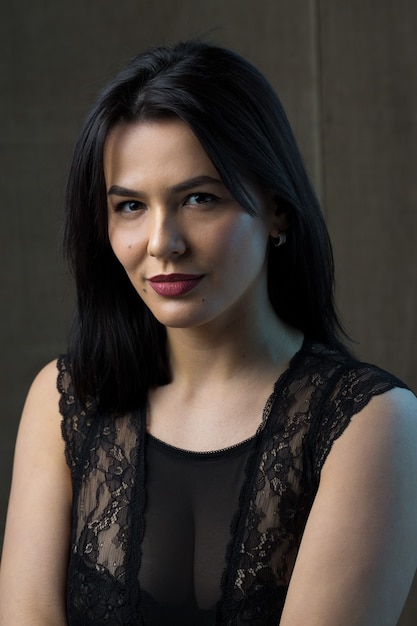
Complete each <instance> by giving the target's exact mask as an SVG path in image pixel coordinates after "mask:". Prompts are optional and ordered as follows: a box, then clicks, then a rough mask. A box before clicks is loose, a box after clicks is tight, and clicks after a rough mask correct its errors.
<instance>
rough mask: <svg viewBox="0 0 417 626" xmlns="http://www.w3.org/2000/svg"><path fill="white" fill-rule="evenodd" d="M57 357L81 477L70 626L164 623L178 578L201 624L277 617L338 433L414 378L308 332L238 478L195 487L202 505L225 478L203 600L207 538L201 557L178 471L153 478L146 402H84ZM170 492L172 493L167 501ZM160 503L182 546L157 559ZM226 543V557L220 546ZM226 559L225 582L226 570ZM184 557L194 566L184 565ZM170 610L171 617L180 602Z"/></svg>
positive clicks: (266, 623) (67, 430)
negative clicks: (119, 407) (130, 407)
mask: <svg viewBox="0 0 417 626" xmlns="http://www.w3.org/2000/svg"><path fill="white" fill-rule="evenodd" d="M58 367H59V376H58V388H59V390H60V392H61V402H60V408H61V413H62V415H63V421H62V432H63V436H64V439H65V442H66V455H67V462H68V464H69V467H70V468H71V472H72V478H73V487H74V501H73V527H72V540H71V553H70V561H69V567H68V583H67V619H68V624H69V626H82V625H85V626H87V625H88V626H99V625H105V624H108V625H111V626H116V625H123V626H133V625H135V626H136V625H138V624H148V623H149V624H153V625H155V624H158V623H159V624H161V626H162V625H165V624H166V623H174V622H173V621H172V619H171V617H170V618H169V620H168V622H167V613H166V611H167V610H168V609H169V607H171V609H172V599H173V598H174V596H175V593H174V589H175V587H177V591H178V589H179V588H181V589H182V591H181V593H182V597H183V599H184V602H183V606H179V605H177V606H176V608H175V610H179V611H180V612H181V611H182V614H183V615H192V614H193V611H194V610H202V611H205V614H204V613H202V614H201V615H200V616H199V617H198V621H196V622H195V624H203V625H204V624H210V625H212V626H215V625H216V626H218V625H222V626H244V625H248V626H249V625H250V626H276V625H277V624H278V623H279V619H280V616H281V613H282V609H283V605H284V602H285V596H286V592H287V588H288V584H289V581H290V577H291V573H292V569H293V566H294V562H295V559H296V556H297V551H298V548H299V545H300V541H301V537H302V533H303V530H304V527H305V524H306V520H307V517H308V514H309V511H310V509H311V505H312V502H313V500H314V496H315V494H316V492H317V488H318V484H319V480H320V472H321V468H322V466H323V463H324V462H325V460H326V458H327V455H328V453H329V451H330V449H331V447H332V445H333V443H334V441H335V440H336V439H337V438H338V437H339V436H340V435H341V434H342V433H343V431H344V430H345V428H346V427H347V426H348V424H349V422H350V419H351V418H352V416H353V415H354V414H355V413H357V412H359V411H360V410H361V409H362V408H363V407H364V406H365V405H366V404H367V403H368V402H369V400H370V399H371V398H372V397H373V396H375V395H378V394H381V393H384V392H385V391H387V390H389V389H391V388H393V387H395V386H398V387H405V385H404V384H403V383H402V382H401V381H399V380H398V379H396V378H395V377H393V376H391V375H390V374H388V373H386V372H384V371H382V370H380V369H378V368H376V367H374V366H370V365H367V364H361V363H358V362H356V361H354V360H353V359H350V358H348V357H346V356H344V355H341V354H339V353H337V352H335V351H333V350H331V349H328V348H327V347H325V346H322V345H320V344H315V343H313V342H309V341H305V342H304V344H303V347H302V349H301V350H300V351H299V352H298V353H297V354H296V355H295V357H294V358H293V360H292V361H291V364H290V367H289V368H288V370H287V371H286V372H285V373H284V374H283V375H282V376H281V377H280V378H279V380H278V381H277V383H276V385H275V387H274V390H273V393H272V395H271V397H270V399H269V400H268V402H267V405H266V407H265V410H264V415H263V419H262V424H261V426H260V427H259V430H258V432H257V434H256V437H255V438H254V439H253V441H252V446H251V448H250V449H249V450H248V451H247V452H246V453H244V452H242V457H241V458H240V457H239V454H238V453H237V454H236V459H235V462H236V467H235V470H236V472H237V474H236V478H233V479H232V480H231V482H230V484H229V486H226V488H225V492H224V493H223V494H222V489H223V486H222V485H221V484H219V481H217V480H216V481H213V480H212V479H211V480H209V481H208V482H209V483H210V484H209V485H208V484H207V481H206V483H204V481H203V480H202V481H201V486H200V491H201V493H200V494H198V496H199V502H200V503H202V505H204V494H205V493H206V490H207V489H208V490H210V489H211V488H213V487H215V483H216V484H217V485H218V488H219V489H218V491H217V493H216V489H214V492H213V493H212V494H210V495H208V499H209V500H210V498H213V499H212V503H213V502H214V504H213V507H212V508H211V509H209V507H207V508H206V509H205V511H206V510H207V511H208V512H209V516H210V517H209V519H207V520H206V523H205V524H204V526H205V528H206V532H207V537H208V540H209V541H210V523H212V524H214V523H215V520H216V519H217V518H218V519H219V522H220V526H221V530H220V531H219V532H218V540H219V541H218V544H217V545H216V550H215V556H214V559H213V561H212V563H211V564H210V568H211V570H210V571H212V572H214V579H213V580H212V581H211V583H210V584H207V586H206V587H204V584H203V588H204V592H203V593H200V591H199V592H198V594H197V595H198V597H199V600H197V601H196V594H195V593H194V596H193V597H186V596H187V592H186V591H184V589H185V587H187V588H188V589H189V590H193V589H194V591H195V590H196V588H198V589H200V587H199V584H200V583H201V581H203V583H204V575H202V576H201V578H200V583H199V582H198V580H197V579H196V578H195V577H194V579H193V583H192V584H190V585H188V586H187V585H186V586H185V587H184V586H182V582H181V581H180V575H179V574H178V572H181V573H182V572H183V571H185V572H187V571H188V575H189V574H190V572H191V571H193V572H194V573H195V572H199V574H200V573H201V572H203V571H204V567H205V565H206V563H207V561H206V559H207V554H206V552H205V549H206V546H202V551H201V557H200V558H197V560H196V559H195V557H196V555H197V551H196V550H195V547H196V545H197V544H196V543H195V542H194V545H193V542H192V541H191V538H190V535H189V532H190V531H189V528H190V524H191V523H194V521H191V518H190V517H187V508H186V506H188V507H189V503H188V505H184V506H185V509H184V510H183V508H182V506H181V505H178V506H177V505H176V504H173V503H172V501H171V502H170V499H171V495H172V494H171V492H170V490H171V489H172V488H173V485H174V482H175V481H174V479H173V476H171V474H170V472H166V473H165V479H164V480H163V482H165V483H166V484H163V483H162V484H161V485H160V486H159V489H160V492H159V496H157V491H155V490H154V489H153V487H152V486H153V484H154V483H153V481H155V480H161V474H159V478H158V476H155V474H154V473H153V471H154V470H153V469H152V467H153V463H154V462H155V463H159V462H160V459H161V456H160V455H159V456H158V452H161V448H160V446H159V448H158V444H157V442H155V441H154V442H153V444H154V445H152V443H151V446H149V445H147V444H146V442H147V440H148V441H149V438H148V437H147V436H146V432H145V423H146V412H145V409H139V410H138V412H133V413H128V414H124V415H105V414H101V413H100V414H99V413H97V412H96V411H95V408H94V405H91V406H90V407H89V408H88V409H87V410H86V411H83V410H82V409H81V408H80V407H79V405H78V403H77V400H76V398H75V397H74V393H73V389H72V384H71V378H70V375H69V370H68V362H67V359H66V358H65V357H63V358H61V359H60V360H59V363H58ZM242 450H244V447H243V448H242ZM164 451H165V452H166V451H167V450H166V449H164ZM146 455H147V456H146ZM225 456H226V457H227V455H225ZM245 456H246V460H245V463H243V464H242V461H243V458H244V457H245ZM232 457H233V454H232V455H231V457H230V458H232ZM238 457H239V458H240V461H239V462H238V461H237V458H238ZM158 459H159V460H158ZM177 460H179V459H177ZM150 462H151V465H152V466H151V465H150ZM210 463H212V461H210ZM202 465H203V464H202ZM243 465H245V470H244V471H243ZM213 468H214V461H213ZM183 469H184V474H183V476H182V479H184V476H185V468H183ZM148 471H149V474H148ZM158 471H159V470H158ZM162 471H163V468H161V472H162ZM198 471H200V470H198ZM213 471H214V470H213ZM239 471H240V473H241V477H240V478H239V476H238V473H239ZM191 481H193V478H191ZM240 485H241V487H240V493H239V497H237V491H239V486H240ZM228 489H232V490H236V494H235V497H234V499H232V501H231V502H230V503H228V504H227V506H226V507H225V508H224V510H222V511H218V510H216V505H215V500H216V498H218V499H219V500H218V501H219V502H221V501H222V499H224V497H225V493H226V492H227V491H228ZM147 491H148V497H149V500H148V502H147V501H146V494H147ZM191 491H192V492H193V494H194V495H195V493H198V491H199V490H198V485H197V490H193V489H192V490H191ZM164 493H165V494H166V495H165V497H166V503H164V502H162V503H161V498H162V500H163V498H164ZM189 493H190V492H189ZM177 496H178V497H179V494H178V493H177ZM154 497H158V498H159V504H158V502H154V501H153V498H154ZM219 506H220V505H219ZM222 506H223V505H222ZM197 508H198V507H197ZM234 508H235V509H236V510H235V511H233V509H234ZM196 510H197V509H196ZM164 511H165V512H164ZM159 512H161V513H162V515H164V516H165V515H166V516H167V517H166V518H165V519H163V520H162V521H161V524H162V526H161V528H160V534H161V537H160V541H161V542H162V543H163V542H165V549H166V550H168V549H169V545H168V541H167V537H166V536H163V533H165V532H167V528H169V527H170V519H171V523H172V525H171V530H172V532H173V535H172V540H173V541H174V542H178V545H175V546H173V553H172V554H171V555H169V556H170V558H169V559H168V558H167V559H166V563H165V562H164V563H162V564H160V563H158V564H152V563H151V560H152V559H153V558H154V556H152V552H151V551H150V549H149V542H150V541H152V542H153V543H154V544H155V542H156V541H158V528H155V526H154V524H155V519H156V516H157V515H159ZM188 515H189V510H188ZM168 516H169V518H168ZM173 516H175V517H176V519H175V520H173V519H172V518H173ZM178 516H181V518H180V519H178ZM145 520H147V521H148V524H147V525H145ZM229 520H230V521H229ZM184 529H188V530H187V532H183V531H184ZM216 532H217V531H216ZM175 537H176V538H175ZM228 537H230V540H229V541H228ZM197 543H198V542H197ZM226 544H227V545H226ZM201 545H202V544H201V543H200V546H201ZM213 545H215V544H213ZM222 546H223V548H224V550H225V556H224V559H222V558H221V556H220V553H221V549H222ZM162 548H163V545H162ZM158 549H159V548H158V547H157V548H156V550H157V553H158ZM207 549H208V548H207ZM183 550H184V554H185V553H187V551H188V560H187V559H186V558H184V559H183V558H182V556H181V555H182V554H183V552H182V551H183ZM161 553H162V557H160V558H164V550H163V549H162V551H161V552H159V553H158V554H159V555H161ZM191 554H192V555H193V557H194V558H193V559H191V557H190V555H191ZM175 559H178V561H179V562H178V565H177V572H176V573H175V572H174V574H172V576H178V580H172V581H171V584H172V587H171V589H169V580H168V578H167V577H166V574H167V572H166V571H165V569H164V568H165V565H166V566H167V568H168V569H169V571H170V573H172V570H173V569H174V570H175V563H173V560H174V561H175ZM190 564H191V565H190ZM223 564H225V567H224V568H223V574H222V575H221V580H220V583H219V573H218V571H219V570H220V568H221V567H222V565H223ZM184 565H186V567H185V570H183V569H181V568H183V567H184ZM153 566H155V568H156V569H155V571H156V572H159V575H161V576H162V577H165V581H164V585H161V587H158V580H157V579H154V578H152V575H150V572H151V568H152V567H153ZM195 581H197V585H196V584H195ZM206 582H207V577H206ZM219 584H220V591H219V589H218V585H219ZM218 591H219V593H218ZM216 598H217V602H216V603H215V606H214V607H212V606H211V602H212V600H215V599H216ZM168 600H169V601H168ZM174 603H175V600H174ZM158 611H161V613H160V617H157V613H158ZM168 613H169V615H170V616H172V617H174V613H173V612H172V613H171V612H169V611H168ZM200 618H201V619H200ZM190 619H191V618H190ZM147 620H153V621H147ZM178 623H179V622H178ZM183 623H186V622H183ZM188 623H190V624H191V623H192V622H188Z"/></svg>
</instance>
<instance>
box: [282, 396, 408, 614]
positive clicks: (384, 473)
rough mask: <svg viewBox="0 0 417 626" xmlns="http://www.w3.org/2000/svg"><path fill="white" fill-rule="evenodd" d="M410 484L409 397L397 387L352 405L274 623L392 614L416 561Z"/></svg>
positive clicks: (404, 593) (403, 597)
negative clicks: (354, 410)
mask: <svg viewBox="0 0 417 626" xmlns="http://www.w3.org/2000/svg"><path fill="white" fill-rule="evenodd" d="M416 484H417V399H416V397H415V396H414V395H413V393H412V392H410V391H409V390H406V389H402V388H397V387H396V388H393V389H391V390H390V391H386V392H384V393H382V394H381V395H377V396H374V397H373V398H372V399H371V400H370V402H369V403H368V404H367V405H366V406H365V407H364V408H362V409H361V410H360V411H359V412H358V413H356V414H355V415H354V416H353V417H352V419H351V422H350V424H349V425H348V427H347V428H346V429H345V430H344V432H343V434H342V435H341V436H340V437H339V438H338V439H337V440H336V441H335V442H334V444H333V447H332V449H331V450H330V453H329V455H328V457H327V459H326V461H325V463H324V465H323V469H322V472H321V477H320V485H319V488H318V492H317V495H316V498H315V501H314V503H313V507H312V509H311V513H310V516H309V519H308V522H307V525H306V529H305V532H304V536H303V540H302V543H301V546H300V551H299V554H298V557H297V561H296V565H295V568H294V572H293V576H292V580H291V583H290V588H289V593H288V597H287V602H286V606H285V610H284V614H283V619H282V622H281V624H282V626H287V625H288V626H293V624H299V623H308V624H310V625H311V626H332V625H333V624H338V625H340V626H345V625H346V626H392V624H395V623H397V620H398V619H399V615H400V613H401V609H402V607H403V605H404V602H405V600H406V597H407V594H408V591H409V588H410V585H411V582H412V580H413V576H414V573H415V571H416V567H417V536H416V532H415V528H416V526H417V490H416V488H415V486H416ZM300 597H302V598H303V599H304V601H303V602H301V603H300V602H299V598H300ZM352 598H354V599H355V600H354V602H352Z"/></svg>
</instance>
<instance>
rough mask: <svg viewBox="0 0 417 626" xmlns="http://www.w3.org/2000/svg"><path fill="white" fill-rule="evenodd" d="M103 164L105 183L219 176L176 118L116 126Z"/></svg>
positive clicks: (109, 136)
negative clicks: (116, 180) (203, 175)
mask: <svg viewBox="0 0 417 626" xmlns="http://www.w3.org/2000/svg"><path fill="white" fill-rule="evenodd" d="M103 165H104V174H105V178H106V183H107V184H114V183H115V179H119V178H123V180H124V183H127V181H128V180H130V179H132V182H134V180H135V179H138V180H140V181H141V180H144V181H146V180H155V179H157V178H163V179H167V182H168V179H170V180H169V182H170V183H172V182H178V180H181V179H186V178H190V177H192V176H195V175H202V174H205V175H211V176H214V175H218V174H217V172H216V169H215V167H214V165H213V163H212V162H211V160H210V158H209V157H208V155H207V153H206V152H205V150H204V149H203V147H202V145H201V144H200V142H199V140H198V139H197V137H196V136H195V134H194V133H193V131H192V130H191V129H190V127H189V126H187V124H185V123H184V122H183V121H182V120H180V119H177V118H173V119H163V120H152V121H140V122H135V123H122V124H118V125H117V126H115V127H114V128H113V129H112V130H111V131H110V133H109V135H108V136H107V139H106V142H105V145H104V156H103ZM125 179H127V180H125ZM171 179H175V180H174V181H173V180H171ZM118 184H120V181H119V180H118Z"/></svg>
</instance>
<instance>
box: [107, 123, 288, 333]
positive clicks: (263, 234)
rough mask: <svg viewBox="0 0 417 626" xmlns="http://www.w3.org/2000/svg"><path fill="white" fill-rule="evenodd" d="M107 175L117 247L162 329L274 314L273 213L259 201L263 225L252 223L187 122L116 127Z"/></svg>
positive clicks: (113, 238) (111, 232)
mask: <svg viewBox="0 0 417 626" xmlns="http://www.w3.org/2000/svg"><path fill="white" fill-rule="evenodd" d="M104 173H105V181H106V188H107V196H108V224H109V226H108V228H109V238H110V243H111V246H112V248H113V251H114V253H115V255H116V257H117V258H118V259H119V261H120V263H121V264H122V266H123V267H124V269H125V271H126V273H127V275H128V277H129V279H130V280H131V282H132V284H133V286H134V287H135V289H136V290H137V292H138V294H139V295H140V297H141V298H142V299H143V301H144V302H145V304H146V305H147V306H148V307H149V309H150V310H151V311H152V313H153V314H154V315H155V317H156V318H157V319H158V320H159V321H160V322H161V323H162V324H164V325H166V326H168V327H177V328H186V327H194V326H200V325H203V324H207V323H210V322H213V321H214V320H217V321H220V320H224V321H225V322H226V323H233V322H234V321H236V320H237V319H238V318H239V317H240V316H242V315H244V314H245V311H250V310H252V311H253V310H254V309H259V307H260V308H262V306H268V305H267V302H268V298H267V287H266V250H267V245H268V236H269V234H270V233H272V234H276V232H275V231H276V229H274V221H275V218H274V207H273V206H267V203H266V202H265V201H264V200H263V199H262V198H261V197H260V195H259V194H258V196H256V194H255V197H257V198H258V202H259V208H260V214H261V215H262V216H263V217H262V218H258V217H252V216H251V215H249V214H248V213H247V212H246V211H245V210H244V209H243V208H242V207H241V206H240V205H239V204H238V203H237V202H236V200H235V199H234V198H233V197H232V196H231V195H230V193H229V191H228V190H227V189H226V187H225V186H224V184H223V183H222V181H221V179H220V177H219V174H218V173H217V171H216V169H215V168H214V166H213V164H212V162H211V160H210V159H209V157H208V156H207V154H206V152H205V151H204V150H203V148H202V146H201V144H200V143H199V141H198V140H197V138H196V137H195V135H194V134H193V132H192V131H191V130H190V128H189V127H188V126H187V125H186V124H185V123H183V122H182V121H180V120H178V119H169V120H163V121H152V122H139V123H137V124H121V125H119V126H117V127H116V128H114V129H113V130H112V131H111V133H110V134H109V136H108V138H107V141H106V145H105V151H104ZM268 204H271V205H272V202H271V203H268Z"/></svg>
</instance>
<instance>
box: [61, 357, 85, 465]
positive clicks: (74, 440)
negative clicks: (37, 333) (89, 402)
mask: <svg viewBox="0 0 417 626" xmlns="http://www.w3.org/2000/svg"><path fill="white" fill-rule="evenodd" d="M57 368H58V378H57V388H58V391H59V393H60V400H59V411H60V413H61V415H62V422H61V432H62V436H63V439H64V442H65V458H66V461H67V464H68V466H69V468H70V470H71V473H72V475H73V476H74V472H75V469H76V468H77V467H79V464H80V460H81V458H82V450H83V448H84V445H85V442H86V440H87V437H88V433H89V432H90V430H91V424H92V422H93V420H92V417H91V414H90V412H89V411H88V412H87V411H86V410H85V409H83V408H82V407H81V405H80V403H79V402H78V401H77V398H76V396H75V393H74V387H73V384H72V380H71V374H70V367H69V361H68V357H67V356H60V357H59V358H58V362H57Z"/></svg>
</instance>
